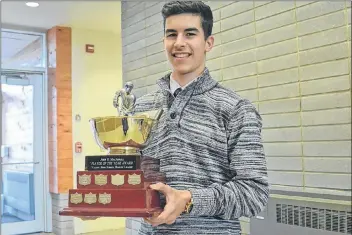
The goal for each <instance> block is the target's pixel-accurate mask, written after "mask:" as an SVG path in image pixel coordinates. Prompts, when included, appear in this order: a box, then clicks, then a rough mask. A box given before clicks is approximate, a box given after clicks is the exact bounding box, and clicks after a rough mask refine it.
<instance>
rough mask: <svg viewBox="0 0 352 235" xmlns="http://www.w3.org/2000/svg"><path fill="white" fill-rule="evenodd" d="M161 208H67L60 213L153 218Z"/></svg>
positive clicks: (85, 215) (86, 215)
mask: <svg viewBox="0 0 352 235" xmlns="http://www.w3.org/2000/svg"><path fill="white" fill-rule="evenodd" d="M161 211H162V209H161V208H150V209H147V208H129V209H128V208H120V209H116V208H113V209H112V208H104V209H102V208H65V209H64V210H62V211H60V213H59V214H60V215H66V216H74V217H88V216H91V217H138V218H145V217H151V216H153V215H155V214H160V213H161Z"/></svg>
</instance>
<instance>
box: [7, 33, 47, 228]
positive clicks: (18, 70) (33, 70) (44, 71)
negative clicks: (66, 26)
mask: <svg viewBox="0 0 352 235" xmlns="http://www.w3.org/2000/svg"><path fill="white" fill-rule="evenodd" d="M0 31H1V32H12V33H20V34H21V33H22V34H31V35H38V36H41V37H42V50H43V52H42V58H43V67H35V68H13V67H12V68H1V74H3V73H25V74H31V73H36V74H42V121H43V126H42V129H41V131H42V137H43V145H42V149H41V151H42V153H43V154H44V158H43V162H42V167H43V177H42V179H43V194H44V195H43V199H44V200H43V213H42V215H43V222H44V224H43V228H42V230H43V232H52V230H53V229H52V198H51V193H50V187H49V150H48V144H49V143H48V131H49V127H48V67H47V58H48V56H47V54H48V53H47V43H46V41H47V36H46V34H45V33H42V32H29V31H22V30H12V29H1V30H0ZM0 66H1V65H0ZM1 67H2V66H1ZM0 89H1V83H0ZM1 99H2V98H1V95H0V101H1ZM0 105H1V102H0ZM1 112H2V109H0V123H1V122H2V120H1V118H2V115H1ZM0 128H1V126H0ZM0 130H1V129H0ZM0 144H1V135H0ZM0 161H1V159H0ZM1 177H2V167H0V179H1ZM1 182H2V180H0V193H1V187H2V185H1ZM0 219H1V214H0ZM0 221H1V220H0ZM0 231H1V222H0Z"/></svg>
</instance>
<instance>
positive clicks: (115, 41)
mask: <svg viewBox="0 0 352 235" xmlns="http://www.w3.org/2000/svg"><path fill="white" fill-rule="evenodd" d="M85 44H93V45H94V46H95V53H94V54H90V53H86V52H85ZM121 54H122V52H121V36H120V35H118V34H113V33H107V32H101V31H99V32H98V31H89V30H82V29H77V28H74V27H73V28H72V115H73V128H72V129H73V130H72V131H73V144H74V143H75V142H77V141H79V142H82V144H83V151H82V153H79V154H77V153H73V157H74V165H73V169H74V177H76V171H81V170H84V159H85V156H86V155H94V154H102V153H103V152H100V150H99V148H98V146H97V145H96V143H95V142H94V139H93V135H92V132H91V130H90V125H89V119H90V118H92V117H96V116H105V115H115V114H116V111H115V109H114V107H113V106H112V100H113V97H114V94H115V91H116V90H118V89H121V87H122V65H121V63H122V62H121ZM77 114H78V115H80V116H81V121H79V122H77V121H75V119H74V118H75V116H76V115H77ZM74 182H76V178H74ZM74 188H76V185H74ZM74 225H75V233H76V234H79V233H85V232H93V231H102V230H113V229H122V230H123V228H124V227H125V220H124V219H120V218H100V219H97V220H95V221H82V220H80V219H75V221H74ZM116 234H120V233H119V232H117V233H116Z"/></svg>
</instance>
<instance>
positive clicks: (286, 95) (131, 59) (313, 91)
mask: <svg viewBox="0 0 352 235" xmlns="http://www.w3.org/2000/svg"><path fill="white" fill-rule="evenodd" d="M163 3H164V2H123V4H122V37H123V73H124V76H123V79H124V82H126V81H132V82H133V83H134V84H135V87H136V88H135V92H136V93H137V95H138V96H140V95H143V94H145V93H147V92H151V91H153V90H154V89H155V88H156V86H155V81H156V80H157V79H159V78H160V77H161V76H163V75H164V74H165V73H166V72H168V71H169V70H170V67H169V65H168V63H167V61H166V57H165V55H164V52H163V45H162V36H163V27H162V25H163V24H162V17H161V15H160V10H161V7H162V5H163ZM208 3H209V5H210V6H211V8H212V10H213V15H214V19H215V22H214V28H213V34H214V36H215V47H214V48H213V50H212V52H211V53H210V54H209V55H208V58H207V66H208V67H209V69H210V70H211V72H212V75H213V76H214V77H215V79H217V80H218V81H220V82H221V83H222V84H223V85H225V86H226V87H229V88H231V89H233V90H235V91H237V92H238V94H239V95H241V96H243V97H246V98H248V99H250V100H251V101H252V102H253V103H254V104H255V105H256V106H257V108H258V110H259V112H260V113H261V115H262V117H263V120H264V129H263V142H264V146H265V151H266V155H267V162H268V168H269V177H270V182H271V184H272V189H276V190H286V191H299V192H314V193H324V194H332V195H350V194H351V82H350V81H351V53H350V51H351V3H350V2H349V1H345V0H343V1H342V0H341V1H320V2H313V1H274V2H270V1H239V2H233V1H222V2H218V1H212V2H208ZM134 222H135V221H134ZM127 225H128V226H127V227H128V228H131V229H132V230H128V232H129V233H130V234H131V233H132V231H133V224H132V223H130V222H128V224H127ZM243 225H244V230H245V232H246V233H249V232H248V224H247V223H243Z"/></svg>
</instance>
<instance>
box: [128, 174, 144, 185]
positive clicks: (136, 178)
mask: <svg viewBox="0 0 352 235" xmlns="http://www.w3.org/2000/svg"><path fill="white" fill-rule="evenodd" d="M141 181H142V180H141V175H137V174H132V175H128V183H129V184H131V185H138V184H140V183H141Z"/></svg>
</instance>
